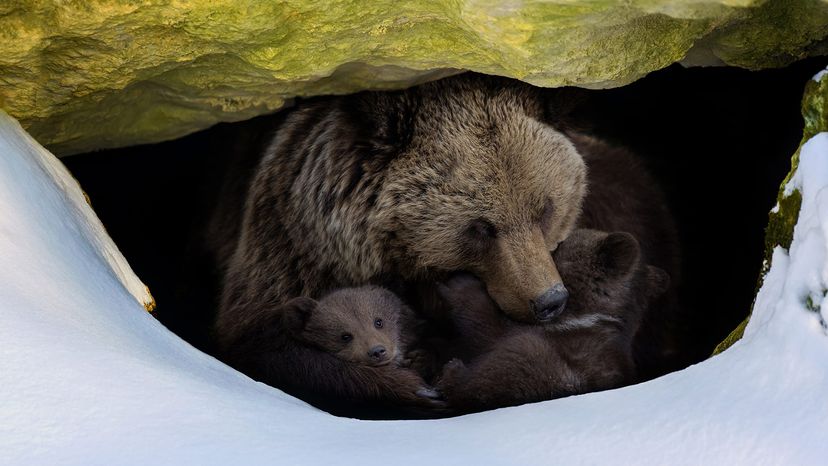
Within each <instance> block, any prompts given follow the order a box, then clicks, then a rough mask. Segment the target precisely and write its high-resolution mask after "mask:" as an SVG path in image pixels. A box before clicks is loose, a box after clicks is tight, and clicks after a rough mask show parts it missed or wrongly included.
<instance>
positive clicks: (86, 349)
mask: <svg viewBox="0 0 828 466" xmlns="http://www.w3.org/2000/svg"><path fill="white" fill-rule="evenodd" d="M795 183H796V186H797V187H798V189H800V190H801V191H802V194H803V204H802V215H801V217H800V221H799V224H798V225H797V227H796V231H795V234H794V242H793V245H792V246H791V250H790V254H788V253H787V252H786V251H784V250H783V249H777V250H776V251H775V253H774V257H773V266H772V268H771V270H770V272H769V273H768V275H767V277H766V279H765V282H764V286H763V287H762V289H761V291H760V292H759V296H758V298H757V303H756V306H755V310H754V315H753V318H752V319H751V321H750V323H749V325H748V327H747V330H746V332H745V337H744V339H742V340H741V341H740V342H738V343H736V344H735V345H734V346H733V347H732V348H730V349H728V350H727V351H726V352H724V353H723V354H721V355H719V356H716V357H713V358H711V359H709V360H707V361H705V362H703V363H701V364H698V365H695V366H693V367H690V368H688V369H686V370H683V371H681V372H677V373H674V374H671V375H669V376H666V377H662V378H660V379H657V380H654V381H651V382H648V383H645V384H640V385H636V386H631V387H626V388H622V389H618V390H612V391H607V392H602V393H593V394H587V395H581V396H575V397H570V398H565V399H560V400H554V401H548V402H544V403H536V404H530V405H524V406H520V407H516V408H507V409H500V410H496V411H491V412H486V413H481V414H476V415H470V416H463V417H459V418H453V419H444V420H436V421H384V422H377V421H358V420H352V419H343V418H336V417H333V416H331V415H328V414H326V413H323V412H320V411H318V410H316V409H314V408H312V407H310V406H308V405H307V404H305V403H303V402H301V401H299V400H297V399H295V398H292V397H290V396H287V395H285V394H283V393H282V392H280V391H279V390H276V389H274V388H271V387H268V386H266V385H263V384H259V383H257V382H254V381H253V380H251V379H249V378H247V377H246V376H244V375H242V374H240V373H238V372H236V371H234V370H232V369H230V368H229V367H227V366H225V365H224V364H222V363H220V362H219V361H216V360H215V359H213V358H211V357H209V356H206V355H204V354H202V353H200V352H198V351H196V350H195V349H193V348H192V347H190V346H189V345H187V344H186V343H185V342H184V341H182V340H180V339H179V338H178V337H176V336H175V335H173V334H172V333H170V332H169V331H167V330H166V329H165V328H164V327H163V326H162V325H160V324H159V323H158V322H156V321H155V320H154V319H153V317H152V316H151V315H150V314H148V313H147V312H146V311H145V310H144V309H143V308H142V306H141V304H140V303H139V302H138V301H136V296H135V293H134V290H135V288H134V284H133V283H132V280H133V279H132V278H130V277H131V273H124V272H123V271H124V270H126V269H124V268H123V267H120V266H116V264H125V262H124V261H123V258H122V257H121V256H120V254H119V253H118V252H117V249H114V248H110V247H109V244H110V241H109V240H108V239H102V236H101V235H104V236H105V234H104V232H103V230H101V229H99V223H98V221H97V219H96V218H95V216H94V214H93V213H92V211H91V210H90V209H89V208H88V206H86V204H85V203H83V202H82V199H81V198H80V197H79V196H80V194H79V190H78V188H77V186H76V184H75V182H74V181H73V180H72V179H71V177H70V175H69V174H68V173H67V172H66V170H65V169H63V168H62V167H61V166H60V163H59V162H58V161H57V159H55V158H54V157H53V156H52V155H51V154H49V153H48V152H47V151H45V150H44V149H42V148H40V147H39V146H37V145H36V143H35V142H34V141H33V140H31V139H30V138H28V136H27V135H26V134H25V133H24V132H23V130H22V129H21V128H20V127H19V125H17V123H16V122H14V120H12V119H11V118H9V117H8V116H5V115H1V116H0V348H1V349H0V464H3V465H17V464H37V465H42V464H49V465H53V464H82V465H90V464H106V465H110V464H141V465H146V464H175V465H183V464H199V465H206V464H274V463H275V464H325V465H331V464H338V465H344V464H359V465H369V464H382V465H388V464H392V465H394V466H403V465H408V464H411V465H418V466H422V465H424V464H449V465H450V464H457V465H472V464H474V465H476V464H503V465H513V464H521V465H534V464H567V465H569V464H671V465H673V464H750V465H756V464H790V465H804V464H828V435H826V434H828V337H826V334H825V330H824V329H823V327H822V326H821V324H820V315H819V313H818V312H815V311H812V310H809V309H808V308H807V307H806V304H805V303H806V299H807V297H808V296H811V300H812V305H811V308H813V305H814V304H813V303H816V304H815V305H816V306H819V307H820V309H821V312H822V316H823V318H824V317H825V315H826V307H828V304H825V301H826V300H824V299H822V296H823V290H824V289H825V288H826V283H827V282H828V267H826V265H827V263H826V248H828V233H827V232H828V189H826V187H827V186H828V133H823V134H820V135H818V136H816V137H814V138H813V139H812V140H811V141H809V142H808V143H807V144H806V145H805V146H804V148H803V150H802V152H801V159H800V165H799V171H798V172H797V174H796V175H795ZM710 260H711V261H715V260H716V258H713V257H711V258H710ZM130 290H132V291H133V292H131V291H130ZM138 297H139V300H140V299H141V298H140V294H139V296H138ZM711 299H715V297H711Z"/></svg>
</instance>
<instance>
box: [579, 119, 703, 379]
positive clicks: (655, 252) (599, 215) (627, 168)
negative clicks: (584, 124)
mask: <svg viewBox="0 0 828 466" xmlns="http://www.w3.org/2000/svg"><path fill="white" fill-rule="evenodd" d="M567 135H568V136H569V138H570V139H571V140H572V142H573V143H574V144H575V147H576V148H577V149H578V152H579V153H580V154H581V156H582V157H583V159H584V162H585V163H586V166H587V186H588V189H587V195H586V198H585V199H584V204H583V210H582V213H581V216H580V218H579V219H578V228H588V229H596V230H601V231H624V232H627V233H630V234H631V235H633V236H634V237H635V239H636V240H637V241H638V244H639V245H640V248H641V261H642V262H644V263H646V264H650V265H653V266H655V267H658V268H659V269H662V270H664V271H665V272H667V274H668V275H669V276H670V287H669V288H668V290H667V292H665V293H663V294H662V295H661V297H660V298H659V302H658V303H657V304H656V305H654V306H653V308H654V309H657V311H656V312H649V313H647V314H646V315H645V316H644V320H643V321H642V323H641V326H640V329H639V331H638V333H637V334H636V336H635V339H634V355H635V359H636V366H637V367H638V371H639V376H640V377H641V379H642V380H647V379H651V378H653V377H656V376H659V375H662V374H665V373H667V372H670V371H673V370H677V369H680V368H681V367H683V366H684V365H686V364H687V363H688V361H685V360H683V358H682V357H681V355H680V348H678V345H677V337H678V334H679V332H680V330H681V329H680V328H679V319H680V317H681V316H680V306H679V304H678V292H679V290H678V286H679V285H680V283H681V260H680V242H679V236H678V232H677V229H676V225H675V220H674V218H673V215H672V213H671V212H670V209H669V208H668V205H667V201H666V200H665V198H664V194H663V193H662V191H661V189H660V188H659V186H658V183H656V181H655V180H654V179H653V178H652V176H650V174H649V173H648V170H647V168H646V166H645V164H644V162H643V161H642V160H641V159H640V158H639V157H637V156H636V155H635V154H633V153H631V152H630V151H628V150H626V149H624V148H621V147H616V146H612V145H610V144H607V143H606V142H604V141H603V140H601V139H598V138H596V137H593V136H589V135H586V134H582V133H576V132H568V133H567ZM564 284H565V285H568V284H567V283H566V280H564Z"/></svg>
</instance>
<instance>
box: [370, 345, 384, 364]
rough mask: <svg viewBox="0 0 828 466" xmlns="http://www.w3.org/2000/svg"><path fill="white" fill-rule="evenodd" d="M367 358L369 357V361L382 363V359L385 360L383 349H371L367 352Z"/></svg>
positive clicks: (379, 346) (377, 347)
mask: <svg viewBox="0 0 828 466" xmlns="http://www.w3.org/2000/svg"><path fill="white" fill-rule="evenodd" d="M368 356H371V359H374V360H376V361H382V360H383V359H385V347H384V346H382V345H377V346H375V347H373V348H371V349H370V350H369V351H368Z"/></svg>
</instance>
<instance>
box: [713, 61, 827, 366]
mask: <svg viewBox="0 0 828 466" xmlns="http://www.w3.org/2000/svg"><path fill="white" fill-rule="evenodd" d="M802 117H803V119H804V120H805V128H804V130H803V132H802V133H803V134H802V141H801V142H800V144H799V149H797V150H796V152H795V153H794V155H793V157H792V158H791V171H790V172H788V175H787V176H786V177H785V180H784V181H783V182H782V186H780V188H779V194H778V195H777V208H776V209H774V211H772V212H771V213H770V214H769V215H768V226H767V228H766V229H765V261H764V263H763V266H762V272H761V273H760V276H759V280H758V284H757V286H756V289H757V290H758V289H759V287H761V286H762V282H763V280H764V278H765V274H767V272H768V270H770V266H771V259H772V257H773V250H774V249H775V248H776V247H777V246H779V247H783V248H785V249H790V247H791V242H792V241H793V233H794V227H795V226H796V222H797V220H798V219H799V209H800V207H801V206H802V194H801V193H800V192H799V191H798V190H796V189H787V186H788V184H789V182H790V180H791V177H793V174H794V172H796V169H797V167H798V166H799V151H800V150H801V149H802V145H803V144H805V142H806V141H807V140H808V139H810V138H812V137H813V136H814V135H816V134H817V133H820V132H823V131H828V73H824V74H823V76H822V78H821V79H820V80H819V81H815V80H811V81H809V82H808V84H806V86H805V94H804V96H803V97H802ZM749 319H750V317H748V318H746V319H745V320H744V321H743V322H742V323H741V324H739V326H738V327H736V329H735V330H733V332H731V333H730V335H728V336H727V338H725V339H724V341H722V342H721V343H720V344H719V345H718V346H717V347H716V349H715V350H714V352H713V354H718V353H721V352H722V351H724V350H726V349H727V348H729V347H730V346H731V345H732V344H733V343H735V342H737V341H738V340H739V339H740V338H742V335H743V334H744V330H745V327H746V326H747V322H748V320H749Z"/></svg>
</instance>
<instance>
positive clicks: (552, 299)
mask: <svg viewBox="0 0 828 466" xmlns="http://www.w3.org/2000/svg"><path fill="white" fill-rule="evenodd" d="M567 299H569V291H567V290H566V287H565V286H563V283H558V284H557V285H555V286H553V287H552V288H549V289H548V290H546V291H544V292H543V294H541V295H540V296H538V299H536V300H535V301H534V302H533V303H532V305H533V306H534V308H535V317H537V319H538V320H540V321H547V320H552V319H554V318H555V317H557V316H559V315H560V314H561V313H562V312H563V311H564V308H566V301H567Z"/></svg>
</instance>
